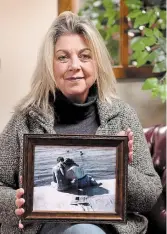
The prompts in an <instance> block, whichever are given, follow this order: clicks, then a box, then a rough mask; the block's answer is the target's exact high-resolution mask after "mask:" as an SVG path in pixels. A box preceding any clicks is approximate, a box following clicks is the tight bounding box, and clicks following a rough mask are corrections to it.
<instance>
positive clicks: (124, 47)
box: [119, 0, 129, 66]
mask: <svg viewBox="0 0 167 234" xmlns="http://www.w3.org/2000/svg"><path fill="white" fill-rule="evenodd" d="M127 15H128V8H127V6H126V5H125V0H120V43H119V53H120V65H122V66H128V44H129V41H128V34H127V29H128V24H127V20H126V16H127Z"/></svg>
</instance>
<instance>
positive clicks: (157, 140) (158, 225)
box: [143, 125, 167, 234]
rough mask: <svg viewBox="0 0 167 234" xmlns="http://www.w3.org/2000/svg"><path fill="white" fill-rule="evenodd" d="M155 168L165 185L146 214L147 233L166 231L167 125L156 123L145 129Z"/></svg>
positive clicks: (162, 232)
mask: <svg viewBox="0 0 167 234" xmlns="http://www.w3.org/2000/svg"><path fill="white" fill-rule="evenodd" d="M143 131H144V134H145V137H146V140H147V143H148V146H149V149H150V153H151V157H152V161H153V164H154V168H155V170H156V171H157V173H158V174H159V176H160V178H161V182H162V186H163V191H162V193H161V194H160V196H159V198H158V200H157V203H156V204H155V205H154V207H153V208H152V210H151V211H150V212H149V213H147V214H145V215H146V216H147V218H148V220H149V225H148V232H147V234H165V233H166V132H167V126H162V125H156V126H152V127H150V128H144V129H143Z"/></svg>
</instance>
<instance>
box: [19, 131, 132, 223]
mask: <svg viewBox="0 0 167 234" xmlns="http://www.w3.org/2000/svg"><path fill="white" fill-rule="evenodd" d="M127 167H128V137H127V136H93V135H89V136H86V135H65V136H64V135H53V134H51V135H50V134H40V135H39V134H26V135H24V157H23V188H24V190H25V193H24V198H25V201H26V202H25V205H24V209H25V213H24V215H23V222H24V221H25V222H26V221H30V220H31V221H40V222H52V221H53V222H61V221H62V222H64V221H66V222H71V223H79V222H88V223H89V222H90V223H92V222H93V223H110V222H126V199H127V170H128V168H127Z"/></svg>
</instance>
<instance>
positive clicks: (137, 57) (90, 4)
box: [79, 0, 167, 102]
mask: <svg viewBox="0 0 167 234" xmlns="http://www.w3.org/2000/svg"><path fill="white" fill-rule="evenodd" d="M116 2H117V3H116ZM125 2H126V5H127V7H128V11H129V14H128V16H127V19H128V25H129V26H130V27H129V30H128V31H129V32H131V33H132V32H135V33H132V35H134V36H133V38H131V40H130V48H131V49H132V51H133V53H132V56H131V57H130V59H129V60H130V61H129V63H130V64H131V63H132V64H133V65H136V66H137V67H141V66H142V65H145V64H150V65H152V66H153V73H155V74H156V73H157V76H158V73H161V74H162V73H163V76H162V77H160V78H157V77H150V78H148V79H146V80H145V82H144V84H143V86H142V89H143V90H151V92H152V96H153V97H157V96H158V97H160V98H161V100H162V102H165V100H166V96H167V95H166V49H165V48H166V38H165V33H166V9H165V3H164V1H163V0H160V1H159V0H158V1H156V0H125ZM148 2H151V3H152V4H149V5H148ZM157 2H163V4H161V6H156V5H155V3H157ZM119 13H120V6H119V1H114V0H87V1H85V4H84V6H83V8H82V9H80V12H79V14H80V15H84V16H87V17H89V18H90V19H91V20H92V21H93V23H94V24H95V25H96V27H97V29H98V30H99V32H100V33H101V35H102V37H103V38H104V41H105V43H106V46H107V48H108V50H109V52H110V54H111V55H112V59H113V61H114V64H115V65H116V64H119V53H118V51H119V40H120V34H119V15H120V14H119ZM129 32H128V33H129ZM127 46H128V45H127ZM158 77H159V76H158Z"/></svg>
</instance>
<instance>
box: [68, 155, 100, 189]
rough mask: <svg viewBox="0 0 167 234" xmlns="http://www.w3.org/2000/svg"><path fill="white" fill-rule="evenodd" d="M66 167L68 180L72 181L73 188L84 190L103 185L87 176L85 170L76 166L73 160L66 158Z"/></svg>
mask: <svg viewBox="0 0 167 234" xmlns="http://www.w3.org/2000/svg"><path fill="white" fill-rule="evenodd" d="M64 165H65V172H66V173H65V174H66V178H67V179H68V180H70V181H71V184H72V186H73V187H75V188H77V189H82V188H85V187H89V186H98V185H101V183H97V181H96V180H95V179H94V178H93V177H92V176H90V175H87V174H86V173H85V171H84V169H83V168H82V167H81V166H79V165H78V164H76V163H75V162H74V161H73V159H71V158H66V160H65V161H64Z"/></svg>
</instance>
